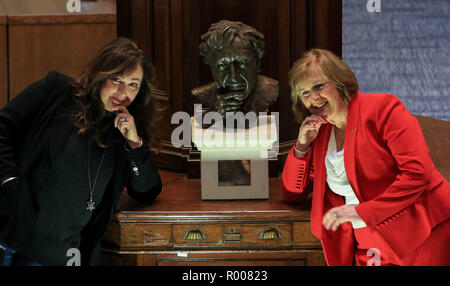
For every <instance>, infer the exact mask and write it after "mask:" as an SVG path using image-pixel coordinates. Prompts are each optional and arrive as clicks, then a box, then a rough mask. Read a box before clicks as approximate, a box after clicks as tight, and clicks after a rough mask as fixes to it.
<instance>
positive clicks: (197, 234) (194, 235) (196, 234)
mask: <svg viewBox="0 0 450 286" xmlns="http://www.w3.org/2000/svg"><path fill="white" fill-rule="evenodd" d="M206 238H207V236H206V234H204V233H203V232H201V231H200V230H199V229H196V228H193V229H191V230H189V231H188V232H186V233H185V234H184V239H187V240H203V239H206Z"/></svg>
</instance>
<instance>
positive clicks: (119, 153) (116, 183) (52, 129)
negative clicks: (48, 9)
mask: <svg viewBox="0 0 450 286" xmlns="http://www.w3.org/2000/svg"><path fill="white" fill-rule="evenodd" d="M71 81H72V80H71V79H70V78H69V77H67V76H65V75H63V74H60V73H58V72H56V71H52V72H50V73H49V74H48V75H47V76H46V77H45V78H43V79H42V80H39V81H37V82H35V83H33V84H31V85H30V86H29V87H27V88H26V89H25V90H24V91H22V92H21V93H20V94H19V95H17V96H16V97H15V98H14V99H13V100H11V101H10V102H9V103H8V104H7V105H6V106H5V107H4V108H3V109H2V110H0V183H1V182H4V181H5V180H6V179H8V178H10V177H19V180H18V181H16V182H12V183H6V184H4V186H3V187H2V188H1V189H0V241H2V242H4V243H5V244H6V245H8V246H9V247H11V248H13V249H15V250H17V251H18V252H19V253H20V249H21V246H22V245H24V244H25V243H26V241H27V239H28V238H29V235H30V233H31V231H32V229H33V226H34V223H35V221H36V218H37V213H38V212H39V204H38V200H37V196H38V195H39V191H40V188H41V187H42V186H43V184H44V182H45V180H46V179H47V177H48V175H49V174H50V173H51V171H52V166H53V162H54V161H55V159H56V157H57V156H58V154H59V153H60V152H61V151H62V150H63V148H64V145H65V142H66V141H67V139H68V137H69V135H70V132H71V131H72V130H73V120H72V118H73V117H72V116H73V114H75V113H76V110H77V105H76V103H75V102H74V99H73V96H72V91H73V87H72V86H71ZM125 143H126V142H125V139H124V138H123V137H120V142H117V143H116V144H120V145H121V146H122V148H115V150H116V154H115V158H116V159H115V162H116V163H115V166H114V173H113V176H112V179H111V182H110V183H109V184H108V187H107V189H106V191H105V195H104V197H103V200H102V202H101V203H100V205H99V206H97V207H96V209H95V210H94V213H93V216H92V218H91V220H90V222H89V224H88V225H87V226H86V227H85V228H84V230H83V234H82V237H83V239H82V242H83V245H81V246H80V248H81V249H80V250H81V258H82V263H83V264H82V265H91V264H97V263H98V262H99V253H100V242H101V239H102V238H103V236H104V234H105V231H106V229H107V227H108V225H109V223H110V221H111V219H112V217H113V215H114V212H115V208H116V205H117V203H118V200H119V198H120V195H121V193H122V191H123V189H124V187H127V191H128V193H129V194H130V195H131V196H132V197H134V198H135V199H137V200H138V201H140V202H142V203H150V202H152V201H153V200H154V199H155V198H156V197H157V195H158V194H159V193H160V191H161V179H160V176H159V174H158V171H157V169H156V168H155V167H154V166H153V164H152V162H151V159H150V151H149V149H148V148H147V147H145V146H143V147H141V148H137V149H134V150H130V151H126V150H125V148H123V146H124V145H125ZM46 144H48V145H46ZM134 167H137V168H138V169H137V171H136V169H135V171H133V168H134ZM55 231H57V230H55Z"/></svg>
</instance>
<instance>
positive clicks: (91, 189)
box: [86, 130, 112, 211]
mask: <svg viewBox="0 0 450 286" xmlns="http://www.w3.org/2000/svg"><path fill="white" fill-rule="evenodd" d="M111 134H112V130H111V132H110V133H109V137H108V142H107V143H106V147H105V150H104V151H103V155H102V158H101V159H100V164H99V165H98V168H97V173H96V174H95V178H94V184H92V183H91V160H90V159H91V157H90V149H91V148H89V139H88V140H87V141H88V143H87V146H88V148H87V149H88V150H87V154H88V156H87V159H88V160H87V161H88V162H87V164H88V166H87V167H88V168H87V169H88V181H89V200H88V201H87V202H86V209H87V210H88V211H93V210H95V202H94V198H93V196H94V189H95V184H96V183H97V178H98V174H99V173H100V169H101V168H102V164H103V159H105V155H106V151H107V150H108V146H109V139H111Z"/></svg>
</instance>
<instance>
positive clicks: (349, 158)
mask: <svg viewBox="0 0 450 286" xmlns="http://www.w3.org/2000/svg"><path fill="white" fill-rule="evenodd" d="M358 96H359V93H358V94H357V95H356V96H355V97H354V98H353V99H352V100H351V101H350V103H349V105H348V112H347V127H346V129H345V143H344V165H345V172H346V173H347V178H348V181H349V183H350V185H351V186H352V189H353V191H354V192H355V195H356V197H357V198H358V200H359V201H360V202H362V200H361V199H362V197H361V193H360V191H359V185H358V178H357V176H356V144H357V142H356V138H357V135H358V131H359V130H358V125H359V118H360V114H359V111H360V110H359V100H358Z"/></svg>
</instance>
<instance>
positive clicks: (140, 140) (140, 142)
mask: <svg viewBox="0 0 450 286" xmlns="http://www.w3.org/2000/svg"><path fill="white" fill-rule="evenodd" d="M127 145H128V142H127V141H125V145H124V146H123V147H124V148H125V151H130V149H128V148H127ZM142 145H144V141H143V140H142V138H141V137H139V146H137V147H136V148H141V147H142Z"/></svg>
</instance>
